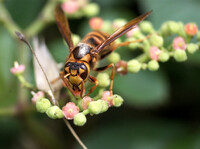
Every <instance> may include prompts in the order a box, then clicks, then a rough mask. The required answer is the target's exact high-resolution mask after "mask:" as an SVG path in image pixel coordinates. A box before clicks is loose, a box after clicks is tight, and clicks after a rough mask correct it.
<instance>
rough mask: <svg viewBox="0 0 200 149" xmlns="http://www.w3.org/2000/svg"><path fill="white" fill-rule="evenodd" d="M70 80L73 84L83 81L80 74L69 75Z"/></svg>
mask: <svg viewBox="0 0 200 149" xmlns="http://www.w3.org/2000/svg"><path fill="white" fill-rule="evenodd" d="M69 81H70V83H71V84H74V85H79V84H80V83H81V81H82V79H81V78H80V77H78V76H69Z"/></svg>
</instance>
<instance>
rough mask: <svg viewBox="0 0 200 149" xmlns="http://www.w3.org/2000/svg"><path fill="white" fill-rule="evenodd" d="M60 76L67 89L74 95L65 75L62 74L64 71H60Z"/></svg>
mask: <svg viewBox="0 0 200 149" xmlns="http://www.w3.org/2000/svg"><path fill="white" fill-rule="evenodd" d="M60 77H61V79H62V80H63V82H64V84H65V85H66V87H67V88H68V89H69V91H70V92H71V93H72V94H73V95H74V96H75V94H74V91H73V90H72V88H71V86H70V85H69V82H68V81H67V80H66V77H67V76H66V75H65V74H64V71H61V72H60Z"/></svg>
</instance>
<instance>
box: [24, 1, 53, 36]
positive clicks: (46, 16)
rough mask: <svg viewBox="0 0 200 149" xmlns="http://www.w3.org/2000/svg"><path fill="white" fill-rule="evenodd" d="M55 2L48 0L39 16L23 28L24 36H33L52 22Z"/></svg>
mask: <svg viewBox="0 0 200 149" xmlns="http://www.w3.org/2000/svg"><path fill="white" fill-rule="evenodd" d="M56 4H57V2H56V1H55V0H49V1H48V2H47V4H46V5H45V6H44V8H43V10H42V12H41V13H40V15H39V17H38V18H37V19H36V20H35V21H34V22H33V23H32V24H31V25H30V26H29V27H28V28H27V29H26V30H25V34H26V36H27V37H28V38H29V37H33V36H35V35H37V34H38V33H39V32H40V31H41V30H42V29H43V28H44V27H46V26H47V25H48V24H49V23H51V22H53V20H54V18H53V15H52V14H53V11H54V8H55V6H56Z"/></svg>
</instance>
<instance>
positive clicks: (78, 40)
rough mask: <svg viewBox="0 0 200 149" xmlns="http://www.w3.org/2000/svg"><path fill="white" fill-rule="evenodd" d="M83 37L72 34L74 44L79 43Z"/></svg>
mask: <svg viewBox="0 0 200 149" xmlns="http://www.w3.org/2000/svg"><path fill="white" fill-rule="evenodd" d="M80 40H81V38H80V37H79V36H78V35H76V34H72V41H73V43H74V45H77V44H78V43H79V42H80Z"/></svg>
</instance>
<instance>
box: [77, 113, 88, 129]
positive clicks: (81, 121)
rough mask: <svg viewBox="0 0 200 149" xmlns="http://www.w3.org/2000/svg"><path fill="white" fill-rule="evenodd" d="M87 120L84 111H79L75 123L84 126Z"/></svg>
mask: <svg viewBox="0 0 200 149" xmlns="http://www.w3.org/2000/svg"><path fill="white" fill-rule="evenodd" d="M86 121H87V119H86V116H85V115H84V114H83V113H78V114H76V115H75V116H74V125H76V126H83V125H84V124H85V123H86Z"/></svg>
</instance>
